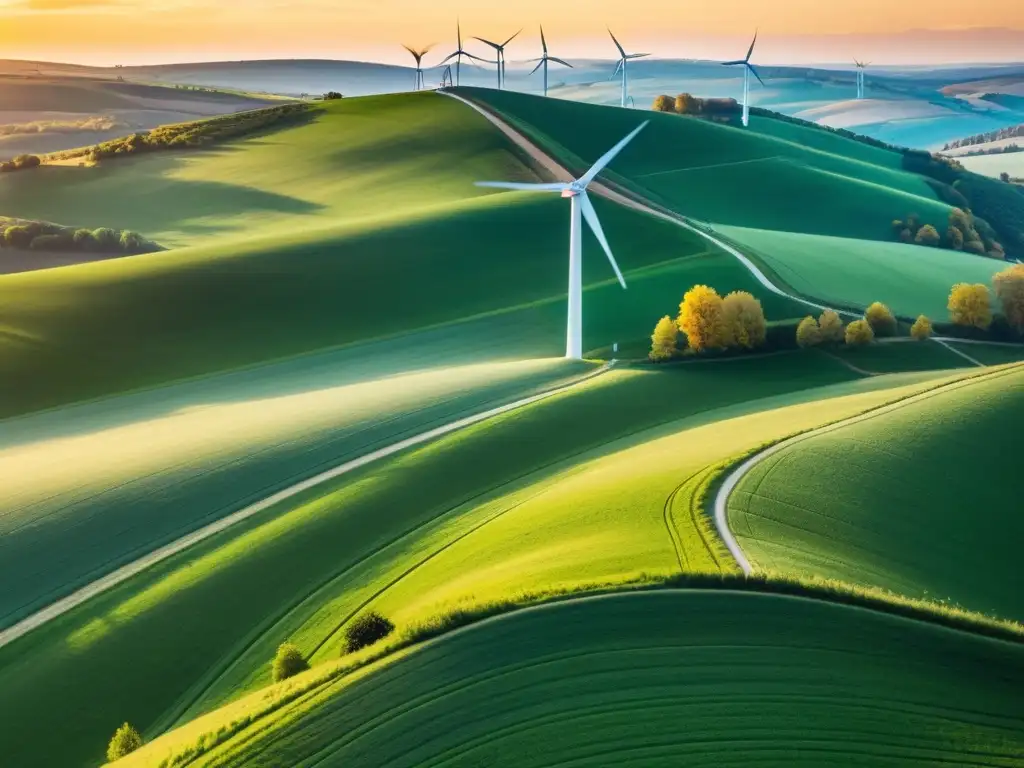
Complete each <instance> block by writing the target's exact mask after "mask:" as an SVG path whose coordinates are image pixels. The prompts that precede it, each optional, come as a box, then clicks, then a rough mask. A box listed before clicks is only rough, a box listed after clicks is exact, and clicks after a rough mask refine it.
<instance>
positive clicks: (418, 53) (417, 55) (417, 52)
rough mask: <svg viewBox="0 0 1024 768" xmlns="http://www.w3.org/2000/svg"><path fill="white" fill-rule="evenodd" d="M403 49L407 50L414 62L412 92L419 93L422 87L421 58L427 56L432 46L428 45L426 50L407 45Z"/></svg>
mask: <svg viewBox="0 0 1024 768" xmlns="http://www.w3.org/2000/svg"><path fill="white" fill-rule="evenodd" d="M402 47H403V48H405V50H407V51H408V52H409V53H410V54H412V57H413V58H414V59H415V60H416V85H415V86H414V87H413V90H414V91H419V90H421V89H422V88H423V87H424V83H423V57H424V56H426V55H427V53H428V52H429V51H430V49H431V48H433V47H434V46H433V45H428V46H427V47H426V48H419V49H417V48H412V47H410V46H408V45H403V46H402Z"/></svg>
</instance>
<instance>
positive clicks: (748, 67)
mask: <svg viewBox="0 0 1024 768" xmlns="http://www.w3.org/2000/svg"><path fill="white" fill-rule="evenodd" d="M756 44H757V32H754V39H753V41H752V42H751V43H750V48H749V50H748V51H747V57H746V58H745V59H739V60H737V61H725V62H722V63H723V65H724V66H726V67H735V66H738V65H742V66H743V126H744V127H746V126H748V125H750V75H751V74H753V75H754V77H756V78H757V82H759V83H760V84H761V85H764V80H762V79H761V76H760V75H759V74H757V70H756V69H754V65H753V64H751V63H750V57H751V56H753V55H754V45H756Z"/></svg>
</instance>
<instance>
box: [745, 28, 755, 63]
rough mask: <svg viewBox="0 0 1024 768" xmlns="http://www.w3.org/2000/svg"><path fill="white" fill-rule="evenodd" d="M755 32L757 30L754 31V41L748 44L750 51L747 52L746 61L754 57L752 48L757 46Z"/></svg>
mask: <svg viewBox="0 0 1024 768" xmlns="http://www.w3.org/2000/svg"><path fill="white" fill-rule="evenodd" d="M757 32H758V30H756V29H755V30H754V39H753V40H752V41H751V43H750V50H748V51H747V58H746V61H750V57H751V56H753V55H754V46H755V45H756V44H757Z"/></svg>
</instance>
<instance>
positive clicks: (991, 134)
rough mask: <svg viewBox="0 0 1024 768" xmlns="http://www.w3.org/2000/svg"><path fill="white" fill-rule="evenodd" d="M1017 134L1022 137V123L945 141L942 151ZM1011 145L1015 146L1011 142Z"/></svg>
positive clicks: (1023, 133) (1016, 135) (1012, 136)
mask: <svg viewBox="0 0 1024 768" xmlns="http://www.w3.org/2000/svg"><path fill="white" fill-rule="evenodd" d="M1018 136H1020V137H1024V123H1022V124H1021V125H1012V126H1009V127H1008V128H1000V129H999V130H996V131H988V132H987V133H978V134H975V135H974V136H968V137H967V138H964V139H957V140H956V141H950V142H947V143H946V145H945V146H944V147H943V148H942V151H943V152H948V151H949V150H951V149H960V148H961V147H973V146H976V145H978V144H988V143H989V142H992V141H1002V140H1003V139H1015V138H1017V137H1018ZM1011 146H1016V144H1012V145H1011Z"/></svg>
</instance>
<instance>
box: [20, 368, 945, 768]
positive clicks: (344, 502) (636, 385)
mask: <svg viewBox="0 0 1024 768" xmlns="http://www.w3.org/2000/svg"><path fill="white" fill-rule="evenodd" d="M855 378H856V375H855V374H854V373H853V372H852V371H851V370H850V369H848V368H846V367H844V366H842V365H841V364H840V363H838V362H837V361H834V360H831V359H829V358H827V357H825V356H821V355H810V354H792V355H782V356H780V357H776V358H762V359H751V360H734V361H725V362H720V363H696V364H684V365H679V366H669V367H665V368H662V369H658V370H653V371H652V370H646V371H629V370H624V371H621V372H617V373H614V372H613V373H610V374H606V375H605V376H604V377H602V378H600V379H597V380H595V381H594V382H592V383H590V384H587V385H584V386H582V387H580V388H578V389H575V390H573V391H572V393H567V394H565V395H560V396H558V397H556V398H553V399H551V400H547V401H545V402H543V403H538V404H535V405H533V406H530V407H528V408H526V409H523V410H520V411H517V412H515V413H512V414H508V415H506V416H503V417H501V418H499V419H496V420H494V421H491V422H488V423H486V424H481V425H478V426H477V427H474V428H471V429H469V430H466V431H463V432H460V433H458V434H456V435H452V436H450V437H448V438H445V439H443V440H440V441H438V442H436V443H434V444H432V445H430V446H427V447H424V448H421V449H418V450H415V451H412V452H410V453H408V454H406V455H403V456H399V457H396V458H393V459H391V460H388V461H386V462H382V463H380V464H377V465H375V466H374V467H373V468H372V470H371V469H368V470H363V471H359V472H356V473H353V474H351V475H349V476H346V478H345V479H344V480H343V481H340V482H337V483H335V484H328V485H325V486H324V487H322V488H320V489H318V490H317V491H316V492H315V493H311V494H310V496H309V497H308V498H306V499H300V500H296V502H295V503H294V504H290V505H285V506H284V507H283V508H282V509H279V510H274V511H273V512H270V513H267V514H264V515H260V516H258V517H257V518H253V519H252V520H250V521H247V522H245V523H242V524H240V525H239V526H237V527H235V528H233V529H231V530H229V531H227V532H225V533H224V534H221V535H219V536H217V537H214V538H211V539H209V540H208V541H206V542H204V543H203V544H201V545H198V546H196V547H194V548H192V549H191V550H188V551H186V552H184V553H182V554H181V555H179V556H176V557H175V558H172V559H170V560H168V561H165V562H164V563H163V564H161V565H159V566H157V567H155V568H153V569H151V570H149V571H147V572H145V573H144V574H141V575H140V576H139V577H137V578H135V579H133V580H131V581H129V582H126V583H124V584H123V585H121V586H120V587H118V588H116V589H114V590H112V591H111V592H108V593H106V594H104V595H102V596H100V597H99V598H97V599H95V600H93V601H91V602H90V603H88V604H86V605H83V606H81V607H80V608H79V609H76V610H75V611H73V612H71V613H69V614H67V615H66V616H65V617H62V618H61V619H59V620H57V621H55V622H52V623H51V624H48V625H46V626H44V627H43V628H41V629H40V630H37V631H36V632H34V633H32V634H30V635H28V636H26V637H24V638H22V639H21V640H19V641H16V642H15V643H13V644H11V645H9V646H7V647H5V648H3V649H0V707H2V708H3V709H4V711H5V712H11V713H12V715H11V716H10V720H11V724H12V727H11V728H10V729H9V733H10V734H11V736H10V737H7V738H5V739H4V742H5V743H4V748H5V750H6V754H7V755H9V756H11V759H12V760H15V761H16V762H17V763H18V764H19V765H21V766H26V767H27V766H32V765H37V764H44V763H40V761H39V759H38V756H37V755H36V752H35V746H34V745H36V744H37V743H38V738H39V734H41V733H45V732H52V731H53V730H54V729H57V728H59V730H60V732H61V734H62V739H61V742H60V744H59V745H58V746H57V747H55V748H54V749H55V750H56V751H55V752H53V753H52V754H51V755H50V757H51V758H52V759H59V761H60V762H61V764H67V765H81V764H88V763H89V762H90V761H91V760H93V759H94V758H95V757H96V756H97V755H98V753H99V751H100V750H101V748H102V745H103V743H104V741H105V739H106V738H108V737H109V734H110V733H111V732H112V730H113V729H114V728H115V727H116V726H117V725H118V724H120V722H122V721H123V720H124V719H125V718H129V719H131V720H132V721H133V722H135V723H136V724H138V725H139V726H140V727H142V728H144V729H146V730H147V732H149V733H150V734H153V733H158V732H160V731H161V730H163V729H164V728H166V727H168V726H170V725H172V724H173V723H174V722H176V721H181V720H182V719H188V718H190V717H192V716H194V715H196V714H199V713H201V712H203V711H206V710H208V709H210V708H212V707H214V706H217V705H219V704H222V703H224V702H226V701H229V700H231V699H232V698H234V697H236V696H238V695H239V693H240V692H242V691H245V690H252V689H254V688H256V687H259V686H260V685H263V684H265V683H266V682H268V679H267V662H268V660H269V659H270V657H271V656H272V655H273V649H274V648H275V647H276V646H277V644H279V643H280V642H282V641H284V640H286V639H295V640H296V641H298V642H300V643H301V645H302V647H303V650H304V651H305V652H306V653H308V654H310V655H313V656H314V658H315V659H316V660H317V661H320V660H325V659H330V658H332V657H333V656H334V655H335V654H336V653H337V647H338V645H337V632H338V631H339V629H341V628H342V627H343V626H344V625H345V623H346V622H347V621H348V620H349V619H350V618H351V617H352V616H353V614H354V613H355V612H356V611H358V610H360V609H361V607H362V606H365V605H368V604H370V603H371V602H373V601H375V600H378V599H380V601H381V605H382V606H383V607H385V609H386V610H388V611H389V612H390V613H393V614H394V615H395V616H396V618H399V619H400V620H401V621H402V622H403V623H407V622H411V621H418V620H424V619H427V618H430V617H432V616H434V615H436V613H435V612H436V611H438V610H439V606H441V605H450V604H452V603H455V604H459V603H460V602H462V601H465V600H470V601H472V600H473V599H475V598H476V599H479V598H487V597H492V596H502V595H507V594H509V593H512V594H515V593H518V592H519V591H520V590H521V589H524V588H526V587H527V586H529V587H531V588H548V587H569V588H571V587H572V586H573V585H574V584H579V583H581V582H586V581H590V580H602V581H620V582H621V581H623V580H630V579H633V578H635V577H636V576H637V574H638V573H639V572H641V571H647V572H651V573H658V572H662V573H663V572H665V570H666V569H668V572H674V571H675V570H676V569H678V568H680V567H684V566H681V565H680V563H679V556H678V555H677V554H676V552H677V551H679V550H677V549H676V547H679V548H680V549H681V550H682V551H684V552H687V553H689V552H694V553H695V557H697V555H698V554H699V552H701V551H702V548H703V551H705V552H707V551H708V549H707V545H706V543H704V540H703V539H701V529H700V528H698V527H695V525H694V524H693V523H692V522H689V523H688V522H687V521H688V520H690V521H692V518H690V517H689V511H688V510H689V509H690V506H689V505H690V504H691V503H692V497H694V495H695V494H697V493H698V492H699V490H700V488H701V485H700V482H695V483H690V484H687V485H685V487H684V488H682V489H680V490H679V491H678V492H677V493H675V495H674V497H673V502H672V505H670V513H669V519H670V521H674V523H673V526H672V527H673V528H674V529H675V536H673V535H672V531H671V530H670V529H669V528H668V527H666V518H665V499H666V494H670V493H671V492H672V491H673V489H675V488H677V487H679V486H680V483H683V481H684V480H686V479H687V477H688V476H689V475H693V474H694V473H695V472H698V471H700V470H703V469H704V468H705V467H707V466H708V464H709V463H715V462H717V461H719V460H720V459H721V458H722V457H728V456H730V455H732V454H733V452H735V451H742V450H746V449H748V448H750V447H754V446H755V445H757V444H759V443H760V442H761V441H763V440H764V439H768V438H771V437H779V436H782V435H785V434H788V433H789V432H790V431H792V430H793V429H795V428H799V427H800V426H801V425H802V426H804V427H810V426H813V425H815V424H819V423H823V422H827V421H831V420H832V419H834V418H837V417H841V416H844V415H851V414H853V413H857V412H859V410H862V409H863V408H865V407H870V405H872V404H877V403H880V402H887V401H888V400H889V399H891V397H893V396H894V393H898V392H900V391H903V390H904V389H906V388H909V389H911V390H915V391H916V389H918V388H921V387H925V386H928V382H929V381H930V380H931V378H932V375H931V374H925V375H921V374H915V375H914V376H913V377H911V378H910V379H905V378H899V377H897V378H895V379H892V380H888V381H885V380H883V379H881V378H875V379H870V380H868V381H867V382H866V383H865V384H863V385H861V384H858V385H856V386H855V387H853V388H852V389H848V390H843V391H840V392H836V391H832V390H828V389H826V390H809V389H808V388H810V387H814V386H816V385H826V384H830V383H840V382H844V381H851V380H853V379H855ZM800 392H805V394H803V395H799V394H793V393H800ZM830 392H831V394H833V395H835V394H844V395H851V396H850V397H845V398H841V399H838V400H832V401H820V398H825V397H828V396H829V393H830ZM857 392H859V393H860V394H857ZM772 396H788V397H786V398H784V399H782V400H762V401H761V402H757V403H753V404H749V401H751V400H757V399H758V398H770V397H772ZM800 401H809V402H808V403H807V404H806V405H803V406H801V405H799V402H800ZM745 403H746V404H747V405H744V404H745ZM780 405H794V407H793V408H790V409H779V410H775V409H776V407H777V406H780ZM717 409H725V410H717ZM760 410H764V411H765V412H764V413H763V414H761V415H758V416H751V419H752V420H748V421H745V422H736V423H734V424H732V425H730V426H728V427H725V426H724V422H723V425H722V426H723V430H722V431H721V432H719V431H717V430H713V429H712V428H711V427H707V428H705V429H704V430H703V431H700V432H691V434H690V435H689V436H687V435H686V433H685V432H684V433H683V434H681V435H680V436H679V437H677V438H676V439H675V441H674V442H673V443H672V444H671V445H668V444H667V443H663V444H662V445H660V446H658V445H655V446H654V447H653V448H652V449H651V450H650V451H648V452H646V453H638V454H633V455H631V456H630V455H623V457H622V459H621V461H615V463H614V464H603V465H602V464H593V465H589V466H587V467H586V471H585V477H584V476H582V475H579V476H575V477H576V479H573V477H574V475H573V473H572V472H571V471H570V470H571V469H572V468H573V467H575V466H577V465H579V464H580V463H581V462H584V461H589V460H590V459H597V458H599V457H600V456H601V455H602V454H609V453H611V452H612V451H620V450H622V449H625V448H627V447H629V446H630V445H631V444H639V443H641V442H646V441H648V440H650V439H652V438H654V437H662V436H665V435H667V434H669V433H676V432H679V431H680V430H685V429H687V428H690V429H695V428H697V427H700V426H701V425H703V424H708V423H710V422H712V421H718V420H719V419H729V418H735V417H738V416H741V415H743V414H744V413H754V412H757V411H760ZM681 420H685V421H681ZM672 422H676V423H675V424H671V423H672ZM651 430H653V431H651ZM690 438H693V439H692V440H691V439H690ZM699 445H707V446H708V447H709V448H710V449H711V450H710V451H700V450H696V451H695V450H694V448H695V447H696V446H699ZM666 449H669V452H668V453H665V451H666ZM673 454H675V455H677V456H678V457H679V458H680V462H679V463H677V462H672V461H671V460H670V459H671V458H672V456H673ZM641 467H644V469H641ZM680 467H681V468H680ZM606 473H607V474H606ZM633 476H635V478H634V479H633V480H629V479H628V478H630V477H633ZM610 478H619V479H620V480H622V481H623V490H616V491H615V494H614V495H609V494H611V493H612V489H611V488H610V487H609V486H608V482H609V479H610ZM547 480H552V481H553V482H552V483H547V482H545V481H547ZM648 482H649V484H650V487H647V486H646V485H645V483H648ZM602 489H605V490H602ZM632 497H635V498H637V499H639V500H641V502H642V503H638V504H632V503H626V500H627V499H630V498H632ZM610 498H615V499H618V501H616V502H615V503H614V504H609V499H610ZM675 505H678V506H675ZM506 513H508V514H506ZM481 526H482V527H481ZM491 526H494V527H493V528H492V527H491ZM488 529H490V530H488ZM490 531H494V535H493V536H492V535H491V534H490ZM520 533H522V534H523V536H522V537H520V538H509V537H510V536H513V534H515V536H517V537H518V536H519V534H520ZM674 542H675V543H674ZM688 562H689V561H688ZM485 563H492V564H493V569H488V568H486V567H482V566H483V564H485ZM685 567H686V568H692V569H694V570H707V568H708V566H707V565H706V564H702V563H701V562H698V561H697V560H695V561H694V564H693V565H692V566H689V565H687V566H685ZM171 637H173V638H174V641H173V642H167V639H168V638H171ZM155 645H159V646H160V648H161V652H160V653H159V654H154V653H153V652H152V651H153V648H154V646H155ZM125 668H130V669H132V670H133V674H132V675H131V676H130V677H126V676H124V675H122V674H120V673H119V670H123V669H125ZM69 680H73V681H74V683H73V684H72V685H68V684H66V683H65V681H69ZM58 723H59V724H60V725H59V726H58V725H57V724H58Z"/></svg>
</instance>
